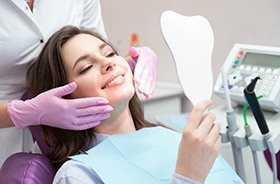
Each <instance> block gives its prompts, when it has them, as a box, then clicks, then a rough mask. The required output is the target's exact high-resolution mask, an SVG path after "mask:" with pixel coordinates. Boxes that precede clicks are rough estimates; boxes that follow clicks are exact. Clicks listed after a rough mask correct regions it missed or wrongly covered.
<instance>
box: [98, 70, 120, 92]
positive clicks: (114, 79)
mask: <svg viewBox="0 0 280 184" xmlns="http://www.w3.org/2000/svg"><path fill="white" fill-rule="evenodd" d="M124 80H125V78H124V74H121V73H116V74H113V75H111V76H110V77H109V78H108V80H107V81H106V82H105V84H104V85H103V86H102V88H101V89H105V88H108V87H112V86H115V85H119V84H122V83H123V82H124Z"/></svg>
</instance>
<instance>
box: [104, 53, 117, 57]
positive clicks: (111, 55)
mask: <svg viewBox="0 0 280 184" xmlns="http://www.w3.org/2000/svg"><path fill="white" fill-rule="evenodd" d="M114 55H116V53H115V52H110V53H109V54H107V56H106V57H113V56H114Z"/></svg>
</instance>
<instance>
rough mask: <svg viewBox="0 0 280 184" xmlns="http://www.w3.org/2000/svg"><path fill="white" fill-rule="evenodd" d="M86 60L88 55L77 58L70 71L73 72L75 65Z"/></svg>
mask: <svg viewBox="0 0 280 184" xmlns="http://www.w3.org/2000/svg"><path fill="white" fill-rule="evenodd" d="M87 58H89V55H88V54H86V55H83V56H81V57H79V58H78V59H77V60H76V61H75V63H74V66H73V68H72V70H74V68H75V67H76V65H77V64H78V63H79V62H81V61H83V60H85V59H87Z"/></svg>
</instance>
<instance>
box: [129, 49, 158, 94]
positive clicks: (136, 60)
mask: <svg viewBox="0 0 280 184" xmlns="http://www.w3.org/2000/svg"><path fill="white" fill-rule="evenodd" d="M129 55H130V57H131V61H130V62H129V63H130V67H131V69H132V71H134V81H135V83H136V87H138V92H139V93H140V94H143V95H144V96H145V97H146V99H148V98H150V97H151V96H152V95H153V93H154V90H155V86H156V81H157V62H158V58H157V55H156V53H155V52H154V51H153V50H152V49H150V48H148V47H130V49H129Z"/></svg>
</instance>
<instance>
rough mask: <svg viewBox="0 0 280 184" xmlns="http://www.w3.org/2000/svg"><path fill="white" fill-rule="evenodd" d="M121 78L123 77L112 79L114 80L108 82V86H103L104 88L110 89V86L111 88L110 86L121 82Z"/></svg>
mask: <svg viewBox="0 0 280 184" xmlns="http://www.w3.org/2000/svg"><path fill="white" fill-rule="evenodd" d="M122 77H123V76H122V75H120V76H118V77H116V78H114V80H112V81H111V82H109V84H107V85H106V86H105V88H107V87H110V86H112V85H114V84H117V83H118V82H119V81H121V80H122Z"/></svg>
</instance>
